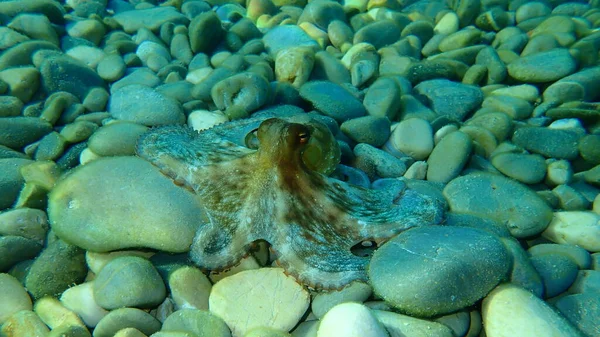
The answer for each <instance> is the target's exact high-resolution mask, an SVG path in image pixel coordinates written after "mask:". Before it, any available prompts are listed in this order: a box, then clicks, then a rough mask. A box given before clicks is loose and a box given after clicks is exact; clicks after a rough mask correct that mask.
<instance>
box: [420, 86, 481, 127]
mask: <svg viewBox="0 0 600 337" xmlns="http://www.w3.org/2000/svg"><path fill="white" fill-rule="evenodd" d="M414 92H415V94H418V97H419V98H420V99H421V100H423V101H424V103H426V104H427V105H428V106H429V107H431V108H432V109H433V111H435V112H436V113H437V114H438V115H440V116H447V117H448V118H451V119H454V120H457V121H462V120H463V119H465V118H466V117H467V115H468V114H469V113H471V112H473V111H474V110H475V109H476V108H478V107H479V106H480V105H481V102H483V92H482V91H481V89H479V87H476V86H473V85H466V84H462V83H456V82H452V81H449V80H446V79H435V80H428V81H423V82H421V83H419V84H418V85H416V86H415V88H414Z"/></svg>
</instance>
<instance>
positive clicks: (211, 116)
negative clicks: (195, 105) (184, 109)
mask: <svg viewBox="0 0 600 337" xmlns="http://www.w3.org/2000/svg"><path fill="white" fill-rule="evenodd" d="M228 121H229V118H227V116H225V114H223V113H222V112H220V111H208V110H195V111H192V113H190V115H189V116H188V126H189V127H191V128H192V129H194V130H196V131H202V130H206V129H210V128H212V127H213V126H215V125H218V124H221V123H225V122H228Z"/></svg>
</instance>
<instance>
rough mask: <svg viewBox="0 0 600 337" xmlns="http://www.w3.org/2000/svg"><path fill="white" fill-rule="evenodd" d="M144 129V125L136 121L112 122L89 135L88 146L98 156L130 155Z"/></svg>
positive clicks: (133, 152) (145, 128)
mask: <svg viewBox="0 0 600 337" xmlns="http://www.w3.org/2000/svg"><path fill="white" fill-rule="evenodd" d="M146 131H148V128H147V127H146V126H143V125H140V124H137V123H131V122H121V121H117V122H113V123H110V124H107V125H104V126H103V127H101V128H99V129H98V130H97V131H96V132H95V133H94V134H93V135H92V136H91V137H90V139H89V141H88V148H89V149H90V150H91V151H93V152H94V153H95V154H97V155H99V156H131V155H134V154H135V145H136V143H137V139H138V138H139V136H141V135H142V133H144V132H146Z"/></svg>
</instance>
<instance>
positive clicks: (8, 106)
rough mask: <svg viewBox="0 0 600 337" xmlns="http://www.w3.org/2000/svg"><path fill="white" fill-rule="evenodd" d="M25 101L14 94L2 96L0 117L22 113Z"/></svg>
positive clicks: (0, 98)
mask: <svg viewBox="0 0 600 337" xmlns="http://www.w3.org/2000/svg"><path fill="white" fill-rule="evenodd" d="M22 109H23V102H21V100H20V99H18V98H16V97H14V96H0V117H2V118H3V117H16V116H19V115H20V114H21V110H22Z"/></svg>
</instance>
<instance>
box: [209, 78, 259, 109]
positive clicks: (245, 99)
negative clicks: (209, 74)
mask: <svg viewBox="0 0 600 337" xmlns="http://www.w3.org/2000/svg"><path fill="white" fill-rule="evenodd" d="M270 89H271V88H270V86H269V83H268V82H267V80H266V79H265V78H264V77H262V76H260V75H257V74H254V73H251V72H244V73H240V74H237V75H233V76H231V77H228V78H226V79H223V80H221V81H219V82H218V83H216V84H215V85H214V86H213V87H212V89H211V97H212V99H213V102H214V103H215V105H216V106H217V108H218V109H220V110H223V111H225V110H227V109H229V108H242V109H243V110H244V111H246V112H247V113H250V112H253V111H256V110H258V109H259V108H260V107H262V106H263V105H264V104H265V103H266V102H267V99H268V97H269V95H270Z"/></svg>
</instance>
